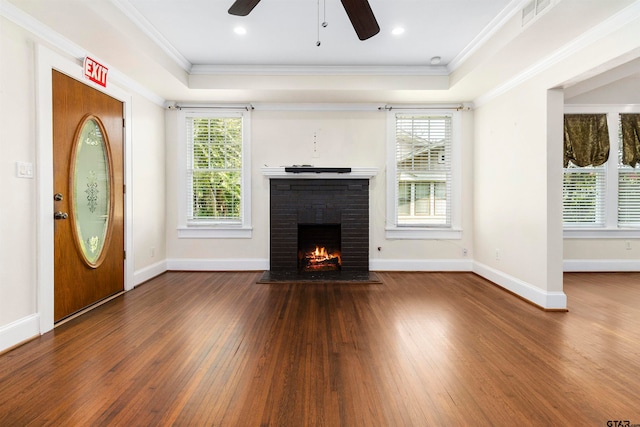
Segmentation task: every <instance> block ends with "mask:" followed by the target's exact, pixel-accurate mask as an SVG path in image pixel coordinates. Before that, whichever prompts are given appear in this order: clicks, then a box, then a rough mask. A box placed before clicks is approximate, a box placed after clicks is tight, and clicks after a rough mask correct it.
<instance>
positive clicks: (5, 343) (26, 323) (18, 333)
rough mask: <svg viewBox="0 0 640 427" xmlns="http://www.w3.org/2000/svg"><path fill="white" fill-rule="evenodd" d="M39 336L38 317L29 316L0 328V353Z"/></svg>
mask: <svg viewBox="0 0 640 427" xmlns="http://www.w3.org/2000/svg"><path fill="white" fill-rule="evenodd" d="M39 335H40V315H39V314H37V313H36V314H31V315H29V316H27V317H23V318H22V319H18V320H16V321H15V322H11V323H9V324H8V325H4V326H0V352H2V351H4V350H6V349H9V348H11V347H14V346H16V345H18V344H20V343H21V342H24V341H27V340H30V339H31V338H34V337H37V336H39Z"/></svg>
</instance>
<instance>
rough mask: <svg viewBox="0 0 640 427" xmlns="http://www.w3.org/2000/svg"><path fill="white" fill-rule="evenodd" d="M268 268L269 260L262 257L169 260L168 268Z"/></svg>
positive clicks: (200, 269)
mask: <svg viewBox="0 0 640 427" xmlns="http://www.w3.org/2000/svg"><path fill="white" fill-rule="evenodd" d="M268 269H269V260H268V259H262V258H233V259H169V260H167V270H173V271H259V270H268Z"/></svg>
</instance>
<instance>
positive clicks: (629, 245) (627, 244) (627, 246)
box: [624, 240, 631, 251]
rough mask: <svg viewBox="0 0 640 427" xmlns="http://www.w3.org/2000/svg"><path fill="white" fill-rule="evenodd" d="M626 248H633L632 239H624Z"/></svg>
mask: <svg viewBox="0 0 640 427" xmlns="http://www.w3.org/2000/svg"><path fill="white" fill-rule="evenodd" d="M624 248H625V249H626V250H628V251H630V250H631V240H625V241H624Z"/></svg>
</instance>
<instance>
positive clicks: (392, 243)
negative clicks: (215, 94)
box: [167, 106, 473, 270]
mask: <svg viewBox="0 0 640 427" xmlns="http://www.w3.org/2000/svg"><path fill="white" fill-rule="evenodd" d="M324 108H327V109H328V110H329V111H327V110H322V111H269V110H260V109H256V110H254V111H253V112H252V113H251V114H252V115H251V124H252V133H251V146H252V155H251V157H252V167H251V170H252V183H253V187H252V222H253V236H252V238H251V239H180V238H178V237H177V231H176V228H177V224H178V219H177V218H178V217H177V215H178V207H177V206H178V203H179V200H178V185H179V182H180V181H179V179H178V175H177V174H178V172H177V166H178V165H177V163H176V162H177V158H178V152H177V150H178V149H179V147H178V142H177V128H176V120H177V116H178V114H177V112H175V111H168V112H167V117H168V119H167V137H168V142H167V159H168V161H167V255H168V258H169V260H170V263H171V265H173V266H176V267H175V268H179V266H187V265H193V264H188V262H189V261H193V260H198V261H199V263H200V265H204V266H206V268H219V269H225V264H226V265H229V262H228V261H229V260H236V261H241V260H246V262H245V264H247V265H260V262H263V263H264V262H268V259H269V179H268V178H267V177H265V176H264V175H263V174H262V172H261V168H262V167H264V166H265V165H266V166H269V167H279V166H287V165H293V164H312V165H316V166H343V167H367V168H376V169H377V170H378V174H377V176H375V177H374V178H372V179H371V181H370V228H371V235H370V257H371V264H372V266H373V267H375V266H376V265H379V266H384V268H382V269H389V268H391V269H410V270H411V269H416V270H417V269H423V270H428V269H442V268H443V267H442V266H443V265H444V264H443V261H445V260H446V261H449V260H454V261H463V262H464V261H466V260H469V259H470V257H471V250H472V244H471V235H472V233H471V224H472V222H471V217H472V210H471V209H470V206H471V178H472V175H471V161H472V160H471V159H472V140H471V137H472V132H473V113H471V112H465V113H463V124H462V133H463V137H462V141H463V150H462V152H463V165H464V173H463V198H464V202H463V205H464V209H463V215H462V217H463V220H462V223H463V227H464V232H463V238H462V240H422V241H419V240H387V239H386V238H385V215H386V207H385V203H386V185H385V164H386V157H385V156H386V123H387V117H386V113H385V112H380V111H331V108H332V107H331V106H325V107H324ZM333 108H335V109H337V108H338V107H335V106H334V107H333ZM314 134H315V135H316V140H317V156H318V157H313V141H314ZM378 247H380V248H381V251H378V250H377V248H378ZM463 248H467V249H468V250H469V254H468V256H467V257H466V258H465V257H464V256H463V252H462V249H463ZM216 260H225V261H224V262H217V261H216ZM256 260H257V261H256ZM233 265H237V263H234V264H233ZM469 265H470V264H469ZM264 268H268V264H266V265H265V266H264Z"/></svg>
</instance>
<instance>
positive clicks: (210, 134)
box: [186, 114, 243, 224]
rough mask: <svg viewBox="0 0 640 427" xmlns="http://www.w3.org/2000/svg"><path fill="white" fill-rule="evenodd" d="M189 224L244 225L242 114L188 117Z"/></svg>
mask: <svg viewBox="0 0 640 427" xmlns="http://www.w3.org/2000/svg"><path fill="white" fill-rule="evenodd" d="M186 131H187V151H188V162H187V186H188V189H187V206H188V209H187V221H188V222H191V223H199V222H225V223H238V224H240V223H241V222H242V217H241V216H242V209H241V203H242V137H243V136H242V115H241V114H238V115H232V114H230V115H229V116H225V117H194V116H192V117H187V118H186Z"/></svg>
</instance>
